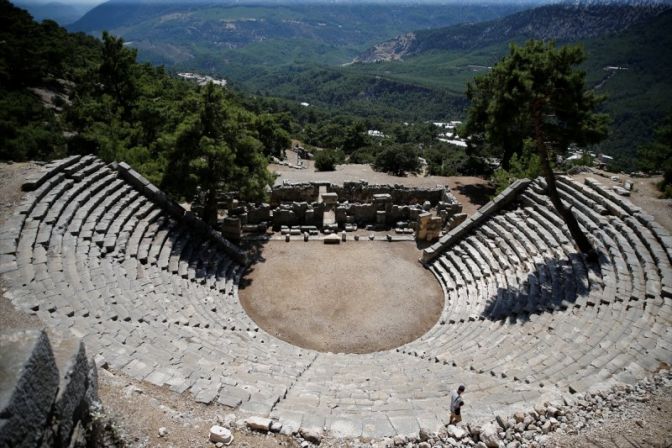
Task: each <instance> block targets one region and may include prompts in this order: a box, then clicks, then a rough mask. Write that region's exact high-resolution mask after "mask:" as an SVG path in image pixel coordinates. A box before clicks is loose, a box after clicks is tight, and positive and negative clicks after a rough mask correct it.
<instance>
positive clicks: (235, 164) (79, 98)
mask: <svg viewBox="0 0 672 448" xmlns="http://www.w3.org/2000/svg"><path fill="white" fill-rule="evenodd" d="M0 21H2V23H3V25H4V26H3V27H2V28H0V34H1V36H2V39H3V42H4V43H7V45H5V44H4V43H3V45H0V131H1V132H0V145H1V146H0V148H1V149H0V158H2V159H9V160H26V159H30V158H36V159H50V158H56V157H63V156H65V155H67V154H96V155H98V156H99V157H101V158H103V159H104V160H106V161H121V160H124V161H126V162H128V163H129V164H131V165H132V166H133V167H134V168H135V169H136V170H138V171H139V172H140V173H141V174H143V175H144V176H146V177H147V178H148V179H149V180H150V181H152V182H153V183H155V184H158V185H161V187H162V188H164V189H166V190H167V191H168V192H170V193H172V194H173V195H174V196H176V197H178V198H189V197H191V196H192V195H193V194H194V193H195V191H196V188H197V187H198V186H200V187H201V188H203V189H204V190H206V191H207V192H208V195H209V197H208V198H209V200H210V203H209V205H210V206H212V205H213V202H214V201H213V200H212V199H213V198H214V191H215V189H217V188H223V189H226V190H237V191H239V192H240V195H241V196H242V197H243V198H244V199H249V200H260V199H263V196H264V189H265V187H266V186H267V185H268V184H269V183H272V179H271V175H270V174H269V173H268V171H267V170H266V166H267V159H266V155H271V154H277V153H279V151H280V150H282V149H283V148H285V147H288V146H289V144H290V139H289V135H288V133H287V131H286V130H285V129H283V126H285V127H286V126H287V120H286V118H287V117H286V116H283V115H282V114H260V115H258V116H257V115H255V114H253V113H250V112H248V111H246V110H245V109H244V107H242V106H241V104H240V100H239V98H237V97H236V96H235V95H234V94H232V93H231V92H229V91H227V90H225V89H222V88H220V87H216V86H214V85H208V86H206V87H204V88H199V87H198V86H196V85H195V84H192V83H189V82H186V81H183V80H179V79H176V78H173V77H171V76H169V75H167V74H166V73H165V71H164V69H163V68H162V67H158V68H156V67H151V66H149V65H146V64H139V63H138V62H136V50H134V49H131V48H129V47H128V46H126V45H125V44H124V42H123V40H122V39H120V38H116V37H113V36H111V35H109V34H107V33H103V36H102V41H98V40H96V39H94V38H92V37H87V36H84V35H81V34H69V33H67V32H66V31H65V30H63V29H62V28H59V27H57V26H56V25H55V24H54V23H53V22H48V21H47V22H43V23H42V24H36V23H35V22H33V21H32V20H31V19H30V17H29V16H28V15H27V14H26V13H25V12H23V11H21V10H19V9H17V8H15V7H13V6H12V5H11V4H9V3H8V2H6V1H5V0H0ZM10 47H12V48H11V49H10ZM14 48H19V49H21V52H17V51H14ZM28 56H30V57H28ZM33 58H34V59H33ZM26 87H40V88H41V89H43V90H44V91H46V92H47V93H50V94H51V93H55V94H57V95H59V96H61V95H62V96H64V97H67V98H68V101H66V100H63V99H61V100H60V101H58V100H56V101H52V104H51V105H49V106H50V107H49V108H47V107H45V105H44V104H43V101H45V100H42V101H41V100H40V99H39V98H38V97H37V96H35V95H34V94H33V93H31V91H30V90H28V89H26ZM66 136H67V137H66ZM206 208H207V207H206ZM207 212H208V215H207V216H206V218H207V219H208V220H209V221H210V222H213V221H214V219H213V216H215V217H216V215H213V209H212V207H210V208H208V209H207ZM215 212H216V210H215Z"/></svg>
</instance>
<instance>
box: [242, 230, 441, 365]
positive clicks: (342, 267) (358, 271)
mask: <svg viewBox="0 0 672 448" xmlns="http://www.w3.org/2000/svg"><path fill="white" fill-rule="evenodd" d="M262 257H263V260H264V261H262V262H259V263H257V264H255V265H253V266H252V268H251V270H250V271H249V272H248V273H247V275H246V276H245V277H244V279H243V282H244V284H246V285H245V286H244V287H241V289H240V298H241V303H242V305H243V307H244V308H245V311H247V313H248V314H249V315H250V317H252V319H254V321H255V322H256V323H257V325H259V326H260V327H261V328H263V329H264V330H266V331H267V332H269V333H271V334H272V335H273V336H275V337H277V338H279V339H282V340H284V341H287V342H289V343H292V344H294V345H298V346H300V347H304V348H310V349H314V350H319V351H329V352H334V353H340V352H343V353H370V352H374V351H379V350H388V349H391V348H395V347H398V346H400V345H402V344H405V343H408V342H410V341H413V340H414V339H417V338H418V337H420V336H421V335H422V334H424V333H425V332H426V331H427V330H429V329H430V328H431V327H432V326H433V325H434V324H435V323H436V320H437V319H438V317H439V315H440V314H441V309H442V308H443V293H442V291H441V288H440V286H439V283H438V282H437V281H436V279H435V278H434V276H433V275H432V274H431V272H429V271H428V270H427V269H424V268H423V267H422V266H421V265H420V263H418V250H417V249H416V246H415V243H414V242H412V241H408V242H406V241H403V242H394V243H388V242H386V241H368V240H360V241H352V240H350V241H348V242H346V243H341V244H339V245H325V244H323V243H322V242H321V241H317V240H315V241H309V242H307V243H306V242H303V241H293V242H290V243H286V242H280V241H270V242H269V243H268V244H266V245H265V246H264V247H263V250H262Z"/></svg>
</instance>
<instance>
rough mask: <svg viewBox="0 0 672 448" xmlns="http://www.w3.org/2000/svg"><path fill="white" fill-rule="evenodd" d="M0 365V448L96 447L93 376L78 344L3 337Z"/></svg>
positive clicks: (27, 334) (40, 334)
mask: <svg viewBox="0 0 672 448" xmlns="http://www.w3.org/2000/svg"><path fill="white" fill-rule="evenodd" d="M0 360H2V362H0V447H35V446H42V447H59V448H60V447H86V446H97V445H98V444H97V443H96V439H97V438H98V437H99V436H100V428H98V423H97V420H96V413H97V412H98V410H99V408H100V403H99V401H98V379H97V372H96V366H95V364H94V363H93V361H90V360H89V359H88V358H87V356H86V351H85V349H84V344H83V343H82V342H81V341H78V340H77V341H76V340H62V341H61V340H59V341H56V344H54V345H52V344H51V343H50V341H49V338H48V337H47V335H46V333H45V332H44V331H36V330H27V331H15V332H9V333H1V334H0Z"/></svg>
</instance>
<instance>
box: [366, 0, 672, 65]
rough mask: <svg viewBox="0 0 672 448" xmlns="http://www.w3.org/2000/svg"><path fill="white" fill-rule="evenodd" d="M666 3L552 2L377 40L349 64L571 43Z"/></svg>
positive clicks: (616, 28)
mask: <svg viewBox="0 0 672 448" xmlns="http://www.w3.org/2000/svg"><path fill="white" fill-rule="evenodd" d="M671 7H672V6H671V5H667V4H663V3H640V4H636V3H635V4H631V3H588V4H586V3H580V4H556V5H546V6H540V7H538V8H534V9H529V10H525V11H521V12H518V13H515V14H512V15H510V16H506V17H503V18H499V19H495V20H491V21H488V22H481V23H468V24H459V25H453V26H449V27H444V28H437V29H432V30H421V31H415V32H409V33H405V34H402V35H400V36H397V37H396V38H394V39H391V40H388V41H385V42H381V43H379V44H377V45H375V46H373V47H371V48H369V49H368V50H366V51H365V52H363V53H362V54H360V55H359V56H357V57H356V58H355V59H354V60H353V62H354V63H373V62H381V61H394V60H400V59H404V58H406V57H410V56H413V55H418V54H421V53H425V52H427V51H431V50H467V51H468V50H473V49H476V48H481V47H485V46H487V45H491V44H495V43H499V42H509V41H523V40H526V39H543V40H555V41H559V42H568V41H577V40H581V39H587V38H592V37H598V36H603V35H608V34H615V33H619V32H622V31H625V30H627V29H628V28H630V27H631V26H633V25H635V24H638V23H642V22H645V21H647V20H650V19H652V18H654V17H656V16H658V15H659V14H661V13H662V12H664V11H666V10H669V9H670V8H671Z"/></svg>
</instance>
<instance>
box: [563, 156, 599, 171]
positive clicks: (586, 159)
mask: <svg viewBox="0 0 672 448" xmlns="http://www.w3.org/2000/svg"><path fill="white" fill-rule="evenodd" d="M594 161H595V158H594V157H593V156H591V155H590V153H588V152H584V153H583V154H582V155H581V158H579V159H574V160H567V161H566V162H565V167H566V168H571V167H574V166H589V167H590V166H593V162H594Z"/></svg>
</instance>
